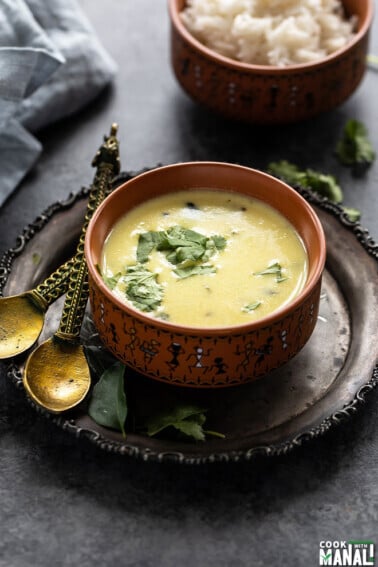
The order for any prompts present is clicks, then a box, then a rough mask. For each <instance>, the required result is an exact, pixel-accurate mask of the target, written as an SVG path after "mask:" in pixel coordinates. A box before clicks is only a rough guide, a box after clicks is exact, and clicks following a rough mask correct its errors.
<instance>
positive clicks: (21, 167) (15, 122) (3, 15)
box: [0, 0, 116, 206]
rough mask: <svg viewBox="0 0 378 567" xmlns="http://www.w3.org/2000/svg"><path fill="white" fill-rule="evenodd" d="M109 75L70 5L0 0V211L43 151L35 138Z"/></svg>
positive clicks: (106, 60) (110, 67)
mask: <svg viewBox="0 0 378 567" xmlns="http://www.w3.org/2000/svg"><path fill="white" fill-rule="evenodd" d="M115 73H116V66H115V64H114V62H113V61H112V59H111V58H110V57H109V55H108V54H107V53H106V51H105V50H104V48H103V47H102V46H101V44H100V43H99V41H98V39H97V37H96V35H95V33H94V31H93V29H92V28H91V26H90V24H89V22H88V21H87V19H86V17H85V15H84V14H83V12H82V10H81V9H80V7H79V5H78V4H77V2H76V0H0V206H1V205H2V204H3V202H4V201H5V199H6V198H7V197H8V196H9V195H10V194H11V192H12V191H13V190H14V189H15V188H16V187H17V185H18V184H19V182H20V181H21V179H22V178H23V177H24V175H25V174H26V173H27V171H29V170H30V169H31V168H32V166H33V165H34V163H35V161H36V160H37V158H38V156H39V155H40V153H41V151H42V147H41V144H40V142H39V141H38V140H37V139H36V138H35V137H34V136H33V133H34V132H36V131H37V130H38V129H39V128H42V127H43V126H46V125H47V124H50V123H52V122H54V121H56V120H59V119H61V118H64V117H65V116H68V115H70V114H72V113H74V112H76V111H78V110H79V109H80V108H82V107H83V106H84V105H85V104H87V103H88V102H89V101H90V100H92V99H93V98H95V97H96V96H97V95H98V94H99V92H100V91H101V90H102V89H103V88H104V87H105V86H106V84H108V83H109V82H110V81H112V79H113V78H114V76H115Z"/></svg>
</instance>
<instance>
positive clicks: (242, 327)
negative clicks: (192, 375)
mask: <svg viewBox="0 0 378 567" xmlns="http://www.w3.org/2000/svg"><path fill="white" fill-rule="evenodd" d="M191 167H201V168H206V167H221V168H224V167H227V168H231V169H236V170H240V169H242V170H244V171H247V172H252V173H253V174H254V175H257V176H263V177H265V178H269V179H270V180H272V181H273V182H274V183H275V184H277V185H280V186H281V187H282V188H283V189H284V190H285V191H286V192H287V194H289V195H291V196H292V198H294V199H295V200H296V201H297V202H299V203H300V204H301V206H302V208H303V210H304V211H305V212H306V214H307V215H308V218H309V220H310V221H311V222H312V223H313V226H314V230H315V232H316V234H317V236H318V239H319V256H318V258H317V261H316V262H315V264H314V269H313V271H312V274H311V275H310V277H309V278H308V279H307V280H306V283H305V285H304V286H303V288H302V290H301V291H300V292H299V294H298V295H296V296H295V297H294V298H293V299H292V300H291V301H289V302H288V303H285V304H284V305H282V306H281V307H278V308H277V309H275V310H274V311H273V312H271V313H269V314H268V315H266V316H265V317H261V318H259V319H257V320H255V321H250V322H246V323H242V324H240V323H239V324H236V325H224V326H217V327H195V326H190V325H181V324H178V323H174V322H170V321H165V320H163V319H158V318H156V317H153V316H151V315H147V314H145V313H144V312H143V311H139V310H138V309H136V308H134V307H133V306H132V305H130V304H128V303H125V302H123V301H121V300H120V299H119V298H118V297H117V296H116V295H115V294H114V293H113V292H112V291H111V290H110V289H109V288H108V286H107V285H106V284H105V282H104V280H103V278H102V277H101V274H100V273H99V271H98V268H97V264H96V263H95V262H94V259H93V257H92V253H91V248H92V240H93V238H94V237H93V233H94V230H95V226H96V223H97V222H99V220H101V216H102V215H103V214H104V211H105V210H106V209H107V208H108V207H109V203H112V201H115V200H116V199H117V197H118V194H119V193H121V192H123V191H126V190H127V188H128V187H130V185H135V184H138V183H139V181H140V179H144V178H148V177H153V176H155V175H159V173H160V172H162V171H165V170H168V169H177V168H184V169H185V168H191ZM177 190H178V191H180V188H179V187H178V189H177ZM221 190H222V189H221ZM157 196H158V195H157ZM267 204H269V201H268V202H267ZM280 214H283V213H280ZM119 218H120V217H119ZM290 222H291V221H290ZM291 224H293V223H291ZM295 228H296V227H295ZM108 234H109V232H108ZM326 249H327V246H326V239H325V234H324V230H323V226H322V224H321V222H320V219H319V217H318V216H317V214H316V212H315V210H314V209H313V207H312V206H311V205H310V203H308V202H307V201H306V199H304V197H302V196H301V195H300V194H299V193H298V192H297V191H296V190H295V189H293V188H292V187H291V186H290V185H288V184H287V183H285V182H284V181H282V180H281V179H279V178H277V177H274V176H273V175H270V174H269V173H266V172H264V171H261V170H258V169H255V168H251V167H248V166H244V165H239V164H234V163H227V162H215V161H186V162H177V163H172V164H169V165H164V166H160V167H155V168H153V169H150V170H148V171H146V172H143V173H140V174H138V175H136V176H135V177H133V178H132V179H130V180H128V181H126V182H125V183H122V185H120V186H119V187H117V188H116V189H115V190H114V191H113V192H112V193H110V195H108V196H107V197H106V198H105V199H104V201H103V202H102V203H101V205H100V206H99V207H98V208H97V210H96V211H95V213H94V215H93V216H92V218H91V220H90V222H89V225H88V228H87V231H86V236H85V242H84V254H85V259H86V263H87V268H88V272H89V275H90V277H91V278H92V279H93V280H94V282H95V284H96V286H97V287H98V288H99V289H100V291H101V292H102V293H103V294H104V295H105V297H106V298H107V299H108V300H110V301H111V302H112V303H113V304H115V305H116V306H117V308H118V309H120V310H121V311H125V312H126V313H127V314H128V315H131V316H132V317H134V318H135V319H137V320H139V321H141V322H142V323H143V324H144V325H148V326H154V327H159V328H160V329H164V330H166V331H169V332H174V333H177V334H181V335H195V336H206V337H210V336H219V335H222V336H223V335H227V334H229V335H244V334H246V333H250V332H253V331H255V330H261V329H263V328H265V327H269V326H271V325H272V324H274V323H275V322H277V321H279V320H282V319H283V318H285V317H286V316H287V315H289V314H290V313H291V312H294V311H295V310H296V309H298V308H299V307H300V305H301V304H302V303H303V302H305V301H306V299H307V297H308V296H310V295H311V293H312V292H313V290H314V289H315V287H316V286H317V284H318V283H319V281H321V277H322V273H323V270H324V267H325V262H326Z"/></svg>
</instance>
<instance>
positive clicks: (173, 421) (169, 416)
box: [146, 405, 223, 441]
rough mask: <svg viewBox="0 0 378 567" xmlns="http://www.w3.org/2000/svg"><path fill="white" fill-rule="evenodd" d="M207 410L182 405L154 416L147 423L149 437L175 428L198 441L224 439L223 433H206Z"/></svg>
mask: <svg viewBox="0 0 378 567" xmlns="http://www.w3.org/2000/svg"><path fill="white" fill-rule="evenodd" d="M205 412H206V410H204V409H202V408H199V407H197V406H191V405H181V406H177V407H175V408H173V409H171V410H169V411H167V412H162V413H159V414H157V415H156V416H152V417H151V418H150V419H149V420H148V421H147V424H146V425H147V435H149V436H150V437H152V436H154V435H157V434H158V433H160V432H161V431H163V430H165V429H167V428H169V427H173V428H174V429H176V430H177V431H179V432H180V433H182V434H184V435H185V436H187V437H192V438H193V439H195V440H196V441H205V435H206V433H207V434H208V435H213V436H218V437H223V435H222V434H221V433H217V432H215V431H205V430H204V429H203V425H204V423H205V421H206V416H205Z"/></svg>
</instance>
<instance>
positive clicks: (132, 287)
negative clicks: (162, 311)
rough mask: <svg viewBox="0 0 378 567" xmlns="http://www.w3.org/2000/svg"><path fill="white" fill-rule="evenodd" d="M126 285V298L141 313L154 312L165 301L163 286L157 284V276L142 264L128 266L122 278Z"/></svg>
mask: <svg viewBox="0 0 378 567" xmlns="http://www.w3.org/2000/svg"><path fill="white" fill-rule="evenodd" d="M122 280H123V281H124V282H125V283H126V291H125V293H126V296H127V298H128V299H129V300H130V301H131V302H132V303H133V304H134V305H135V307H136V308H137V309H140V310H141V311H153V310H154V309H156V308H157V307H158V306H159V305H160V304H161V302H162V300H163V286H162V285H161V284H159V283H158V282H157V274H156V273H154V272H151V271H150V270H148V269H147V268H145V267H144V266H143V265H142V264H136V265H134V266H127V269H126V274H125V275H124V276H122Z"/></svg>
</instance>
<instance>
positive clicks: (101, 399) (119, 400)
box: [88, 362, 127, 437]
mask: <svg viewBox="0 0 378 567" xmlns="http://www.w3.org/2000/svg"><path fill="white" fill-rule="evenodd" d="M124 373H125V366H124V365H123V364H121V363H120V362H116V363H115V364H113V365H112V366H111V367H110V368H107V369H106V370H105V371H104V372H103V374H102V375H101V378H100V380H99V381H98V382H97V384H96V385H95V386H94V388H93V391H92V397H91V399H90V402H89V408H88V413H89V415H90V416H91V418H92V419H93V420H94V421H95V422H96V423H98V424H99V425H102V426H104V427H109V428H111V429H117V430H119V431H121V432H122V435H123V436H124V437H125V436H126V433H125V421H126V417H127V403H126V394H125V390H124Z"/></svg>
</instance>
